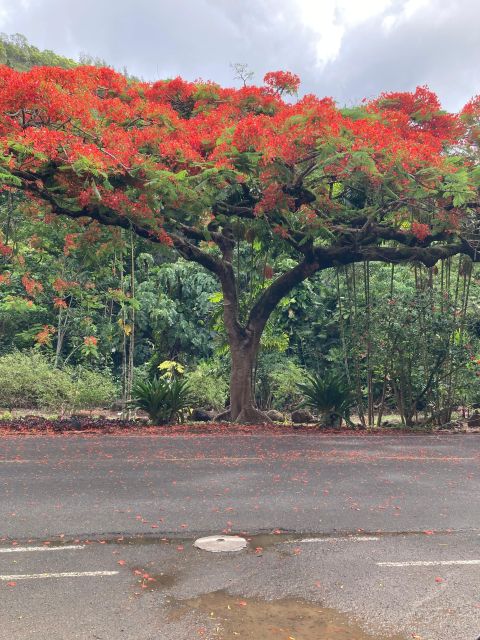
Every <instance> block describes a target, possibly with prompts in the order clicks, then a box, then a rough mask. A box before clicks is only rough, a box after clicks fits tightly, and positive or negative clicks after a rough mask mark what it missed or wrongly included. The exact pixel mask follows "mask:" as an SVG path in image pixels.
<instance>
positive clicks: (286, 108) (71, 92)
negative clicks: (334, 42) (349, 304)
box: [0, 66, 479, 422]
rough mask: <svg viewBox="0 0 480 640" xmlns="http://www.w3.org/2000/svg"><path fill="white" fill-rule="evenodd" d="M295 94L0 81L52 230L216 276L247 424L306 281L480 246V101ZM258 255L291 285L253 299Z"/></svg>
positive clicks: (288, 81)
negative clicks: (55, 220)
mask: <svg viewBox="0 0 480 640" xmlns="http://www.w3.org/2000/svg"><path fill="white" fill-rule="evenodd" d="M298 85H299V79H298V78H297V77H296V76H295V75H293V74H291V73H288V72H272V73H268V74H267V75H266V76H265V78H264V86H263V87H250V86H248V87H243V88H241V89H229V88H222V87H220V86H218V85H216V84H212V83H202V82H197V83H189V82H185V81H183V80H181V79H180V78H176V79H174V80H170V81H165V82H156V83H154V84H147V83H142V82H133V81H129V80H127V79H126V78H125V77H124V76H122V75H120V74H118V73H115V72H114V71H112V70H111V69H107V68H100V69H99V68H94V67H87V66H84V67H78V68H76V69H72V70H62V69H59V68H44V67H41V68H35V69H32V70H31V71H29V72H27V73H19V72H16V71H13V70H12V69H10V68H7V67H1V68H0V144H1V146H2V155H0V182H2V183H3V185H4V188H5V189H7V190H8V189H20V190H22V191H23V192H24V193H26V194H28V196H29V197H30V198H31V201H32V210H33V211H34V215H38V216H43V218H44V219H45V221H47V222H48V220H49V219H50V217H51V216H52V215H65V216H69V217H71V218H75V219H77V220H80V221H81V222H82V223H83V224H84V225H85V227H86V228H88V227H90V229H91V227H92V225H96V224H102V225H110V226H117V227H121V228H124V229H128V230H131V231H132V232H133V233H135V234H137V235H138V236H140V237H143V238H146V239H149V240H151V241H152V242H157V243H163V244H165V245H169V246H171V247H172V249H174V250H176V251H177V252H178V254H179V255H181V256H182V257H184V258H185V259H187V260H192V261H194V262H197V263H198V264H200V265H202V266H203V267H205V268H206V269H208V270H209V271H210V272H212V273H213V274H214V275H215V276H216V277H217V278H218V280H219V282H220V284H221V288H222V292H223V308H224V321H225V327H226V331H227V334H228V340H229V345H230V352H231V361H232V373H231V387H230V400H231V405H230V416H231V418H232V419H233V420H237V421H245V422H254V421H258V420H261V419H263V416H262V415H260V414H259V412H258V411H257V410H256V409H255V407H254V403H253V399H252V369H253V366H254V363H255V359H256V355H257V352H258V349H259V344H260V338H261V335H262V332H263V330H264V328H265V325H266V323H267V321H268V319H269V317H270V315H271V313H272V311H273V310H274V309H275V307H276V306H277V305H278V303H279V302H280V300H281V299H282V298H283V297H284V296H285V295H286V294H287V293H288V292H289V291H291V290H292V289H293V288H294V287H295V286H296V285H298V284H299V283H301V282H302V281H303V280H305V279H306V278H308V277H309V276H311V275H312V274H314V273H316V272H318V271H320V270H322V269H327V268H329V267H332V266H336V265H347V264H351V263H355V262H365V261H381V262H393V263H398V262H406V261H416V262H419V263H422V264H424V265H427V266H432V265H434V264H435V262H437V261H438V260H440V259H442V258H448V257H450V256H453V255H456V254H467V255H469V256H471V257H472V259H476V257H477V256H476V250H475V248H472V243H471V242H467V240H466V239H465V237H463V236H462V229H463V227H462V225H463V223H464V221H469V223H470V225H472V224H473V226H474V229H473V232H474V233H475V230H476V228H475V224H476V222H475V220H476V218H475V215H476V207H477V184H478V182H479V176H478V169H476V160H475V153H474V149H475V148H476V144H477V142H478V135H477V133H476V131H477V130H476V127H477V125H478V116H477V114H478V111H479V109H478V101H473V102H472V103H470V105H468V107H467V108H466V110H465V111H464V112H463V114H462V115H461V116H455V115H451V114H446V113H443V112H442V111H441V110H440V105H439V102H438V100H437V98H436V96H435V95H434V94H433V93H431V92H430V91H429V90H428V89H426V88H418V89H417V90H416V91H415V92H414V93H393V94H385V95H382V96H380V97H379V98H378V99H376V100H374V101H371V102H368V103H365V104H364V105H363V106H361V107H359V108H356V109H349V110H341V109H338V108H337V107H336V106H335V104H334V102H333V101H332V100H331V99H329V98H325V99H319V98H316V97H315V96H312V95H308V96H305V97H304V98H302V99H300V100H297V101H291V100H288V101H285V100H284V99H283V97H282V95H283V94H290V95H294V94H295V93H296V91H297V89H298ZM462 117H464V119H462ZM470 231H471V230H470ZM251 242H256V243H257V245H260V246H262V247H263V248H264V250H265V251H266V252H267V251H268V250H270V251H271V250H273V249H275V250H276V251H278V252H282V253H283V254H286V255H288V256H289V258H290V259H289V260H288V261H284V262H283V264H285V265H287V266H285V268H284V270H283V271H281V272H279V273H274V272H273V270H272V269H271V268H267V267H268V265H266V268H265V270H264V275H265V278H264V281H263V283H262V286H261V288H260V289H258V290H257V291H256V292H255V295H254V296H249V297H247V301H248V304H247V303H245V296H244V295H243V292H242V290H241V287H240V286H239V278H238V270H236V269H235V264H236V256H238V255H239V252H240V249H241V248H242V246H243V245H244V244H245V243H251ZM1 250H2V246H1V244H0V252H1Z"/></svg>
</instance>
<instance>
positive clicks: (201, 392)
mask: <svg viewBox="0 0 480 640" xmlns="http://www.w3.org/2000/svg"><path fill="white" fill-rule="evenodd" d="M185 379H186V380H187V382H188V384H189V386H190V389H191V397H192V404H193V406H196V407H202V408H203V409H213V410H214V411H219V410H220V409H223V407H224V406H225V402H226V400H227V397H228V382H227V380H226V378H225V377H223V376H221V375H220V374H219V372H218V370H217V369H216V367H215V365H214V364H212V363H210V362H200V364H198V366H197V367H196V368H195V369H193V370H192V371H188V372H187V373H186V374H185Z"/></svg>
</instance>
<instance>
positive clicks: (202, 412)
mask: <svg viewBox="0 0 480 640" xmlns="http://www.w3.org/2000/svg"><path fill="white" fill-rule="evenodd" d="M214 417H215V412H214V411H207V410H206V409H194V410H193V411H192V415H191V419H192V421H193V422H211V421H212V420H213V418H214Z"/></svg>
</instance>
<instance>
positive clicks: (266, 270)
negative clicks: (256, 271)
mask: <svg viewBox="0 0 480 640" xmlns="http://www.w3.org/2000/svg"><path fill="white" fill-rule="evenodd" d="M263 276H264V277H265V278H266V280H271V279H272V278H273V267H272V265H270V264H266V265H265V266H264V267H263Z"/></svg>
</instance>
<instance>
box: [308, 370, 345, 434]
mask: <svg viewBox="0 0 480 640" xmlns="http://www.w3.org/2000/svg"><path fill="white" fill-rule="evenodd" d="M297 386H298V389H299V390H300V391H301V393H302V394H303V396H304V400H303V402H302V403H301V406H304V407H310V408H311V409H313V410H314V411H316V412H318V414H319V415H320V417H321V420H322V422H323V423H325V424H327V425H336V424H337V423H338V422H339V421H341V420H342V419H343V420H345V421H346V422H348V423H351V420H350V409H351V408H352V406H353V405H354V403H355V400H354V396H353V393H352V391H351V389H350V387H349V385H348V383H347V380H346V379H345V376H344V375H343V374H341V373H337V372H326V373H323V374H319V373H316V374H309V375H307V377H306V381H305V382H300V383H298V385H297Z"/></svg>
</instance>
